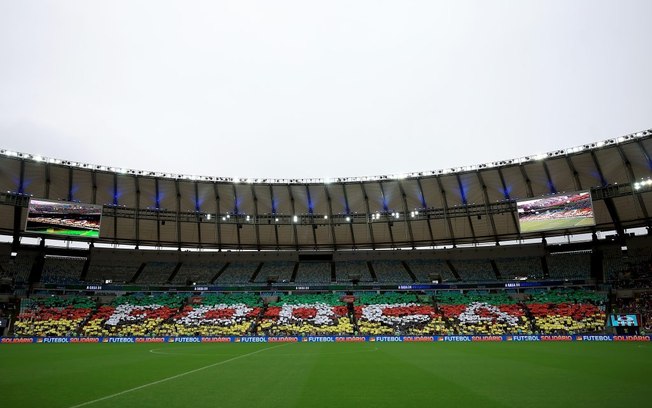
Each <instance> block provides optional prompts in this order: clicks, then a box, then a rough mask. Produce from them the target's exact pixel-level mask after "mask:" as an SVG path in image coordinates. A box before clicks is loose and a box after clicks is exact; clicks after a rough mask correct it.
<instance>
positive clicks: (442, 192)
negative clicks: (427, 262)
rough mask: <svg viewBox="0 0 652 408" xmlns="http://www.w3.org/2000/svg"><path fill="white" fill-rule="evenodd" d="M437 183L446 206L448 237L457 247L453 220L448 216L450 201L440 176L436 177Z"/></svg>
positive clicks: (445, 216)
mask: <svg viewBox="0 0 652 408" xmlns="http://www.w3.org/2000/svg"><path fill="white" fill-rule="evenodd" d="M435 181H436V182H437V186H438V187H439V191H441V198H442V204H443V205H444V219H445V220H446V225H447V227H448V236H449V237H450V238H451V242H452V243H453V246H456V243H455V234H454V233H453V224H451V219H450V217H449V216H448V200H447V199H446V190H444V187H443V186H442V185H441V180H439V176H437V177H435Z"/></svg>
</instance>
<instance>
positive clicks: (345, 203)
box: [341, 183, 373, 249]
mask: <svg viewBox="0 0 652 408" xmlns="http://www.w3.org/2000/svg"><path fill="white" fill-rule="evenodd" d="M341 186H342V194H343V195H344V206H345V207H346V208H345V212H346V215H347V216H348V217H351V207H349V196H348V194H346V184H344V183H342V184H341ZM347 224H349V231H350V232H351V243H352V244H353V249H355V248H356V245H355V234H354V233H353V219H352V218H351V221H350V222H347ZM372 246H373V245H372Z"/></svg>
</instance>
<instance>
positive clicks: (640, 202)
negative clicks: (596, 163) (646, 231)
mask: <svg viewBox="0 0 652 408" xmlns="http://www.w3.org/2000/svg"><path fill="white" fill-rule="evenodd" d="M616 149H618V153H619V154H620V158H621V160H622V161H623V164H624V165H625V169H627V177H628V178H629V183H630V184H631V185H632V196H634V197H635V198H636V201H637V202H638V205H639V207H640V208H641V212H642V213H643V217H644V218H645V219H646V220H647V222H646V223H647V227H649V226H650V217H649V215H648V211H647V207H646V206H645V201H643V197H641V195H640V194H639V193H638V190H636V189H635V188H634V183H635V182H636V176H634V170H633V169H632V163H631V162H630V161H629V159H628V158H627V156H626V155H625V152H624V151H623V149H622V147H621V146H617V147H616Z"/></svg>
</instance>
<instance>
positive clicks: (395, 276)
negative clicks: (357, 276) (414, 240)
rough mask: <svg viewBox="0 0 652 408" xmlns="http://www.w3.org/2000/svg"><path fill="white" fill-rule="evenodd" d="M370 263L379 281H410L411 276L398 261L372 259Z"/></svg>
mask: <svg viewBox="0 0 652 408" xmlns="http://www.w3.org/2000/svg"><path fill="white" fill-rule="evenodd" d="M372 264H373V267H374V271H375V272H376V277H377V278H378V281H379V282H397V283H411V282H412V278H410V275H409V274H408V272H407V271H406V270H405V267H404V266H403V264H402V263H401V262H400V261H374V262H372Z"/></svg>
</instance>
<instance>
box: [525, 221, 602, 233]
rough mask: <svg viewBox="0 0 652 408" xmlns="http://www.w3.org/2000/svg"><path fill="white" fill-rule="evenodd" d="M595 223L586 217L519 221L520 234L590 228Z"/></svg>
mask: <svg viewBox="0 0 652 408" xmlns="http://www.w3.org/2000/svg"><path fill="white" fill-rule="evenodd" d="M594 224H595V222H594V221H593V218H587V217H575V218H564V219H559V220H530V221H523V220H521V221H520V225H521V232H522V233H526V232H536V231H548V230H555V229H561V230H563V229H568V228H577V227H590V226H591V225H594Z"/></svg>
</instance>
